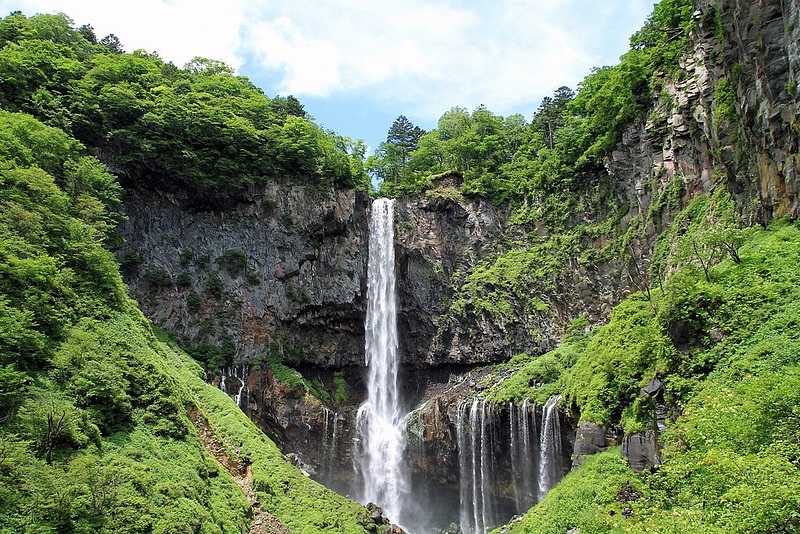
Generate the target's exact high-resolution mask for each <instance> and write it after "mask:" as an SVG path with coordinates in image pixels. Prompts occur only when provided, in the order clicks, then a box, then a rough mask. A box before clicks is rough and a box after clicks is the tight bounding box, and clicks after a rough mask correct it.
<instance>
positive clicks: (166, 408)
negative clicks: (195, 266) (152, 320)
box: [0, 19, 368, 533]
mask: <svg viewBox="0 0 800 534" xmlns="http://www.w3.org/2000/svg"><path fill="white" fill-rule="evenodd" d="M53 20H60V19H53ZM120 192H121V190H120V187H119V186H118V185H117V183H116V181H115V180H114V178H113V176H111V175H110V174H109V173H108V172H107V171H106V170H105V167H104V166H103V165H102V164H101V163H100V162H99V161H98V160H96V159H95V158H93V157H90V156H87V155H85V150H84V147H83V146H82V145H81V143H79V142H78V141H76V140H75V139H73V138H71V137H69V136H68V135H67V134H65V133H64V132H63V131H62V130H59V129H56V128H53V127H49V126H46V125H44V124H42V123H41V122H39V121H37V120H36V119H34V118H33V117H31V116H29V115H26V114H22V113H9V112H7V111H1V110H0V208H1V209H0V529H1V530H3V531H4V532H159V533H168V532H204V533H215V532H219V533H221V532H228V533H239V532H241V531H242V529H243V528H247V526H248V525H249V523H250V517H251V515H252V511H251V507H250V504H249V503H248V502H247V499H246V498H245V496H244V494H243V493H242V491H241V489H240V488H239V486H238V485H237V483H236V481H234V479H233V477H232V476H231V475H230V474H229V472H228V471H227V470H225V469H224V468H222V467H221V466H220V464H218V463H217V461H216V460H215V459H214V458H213V457H212V456H211V455H210V454H209V453H208V452H207V451H206V448H205V447H204V445H203V443H202V442H201V440H200V439H199V436H198V431H197V429H196V427H195V425H194V424H193V421H192V420H190V418H189V416H188V414H191V413H194V412H201V413H202V414H203V416H204V417H205V418H206V419H207V420H208V421H209V422H210V424H211V425H212V428H213V430H214V432H215V434H216V436H217V437H218V439H220V440H221V441H222V442H224V443H225V444H226V446H227V447H229V452H228V453H229V454H230V455H231V456H234V457H237V458H239V459H240V460H241V461H247V462H252V473H253V484H254V486H255V487H256V490H257V491H258V492H259V497H260V502H261V506H262V508H263V509H265V510H266V511H268V512H271V513H273V514H274V515H276V516H277V517H278V518H279V519H280V520H281V521H282V522H284V523H285V524H287V525H289V526H290V527H291V528H292V529H293V531H295V532H309V533H311V532H314V533H316V532H325V531H335V532H342V531H346V532H361V531H363V530H364V521H367V517H368V512H367V511H366V509H365V508H363V507H361V506H359V505H357V504H356V503H354V502H352V501H348V500H346V499H344V498H342V497H339V496H337V495H335V494H333V493H332V492H330V491H328V490H325V489H324V488H322V487H321V486H319V485H317V484H316V483H314V482H312V481H311V480H309V479H308V478H307V477H305V476H304V475H303V474H302V473H301V472H300V471H299V470H298V469H296V468H294V467H292V466H290V465H289V464H288V463H286V462H284V461H283V460H282V459H281V456H280V453H279V451H278V449H277V447H275V445H274V444H273V443H272V442H271V441H269V440H268V439H267V438H266V437H265V436H264V435H263V434H262V433H260V432H259V431H258V430H257V429H256V428H255V427H254V426H253V425H252V424H250V423H249V421H248V420H247V418H246V416H245V415H244V414H243V413H241V411H239V410H238V408H237V407H236V406H235V404H234V403H233V402H232V401H231V400H230V399H229V398H228V397H226V396H225V395H224V394H223V393H221V392H219V391H218V390H217V389H215V388H214V387H213V386H210V385H208V384H206V383H205V382H204V380H203V379H204V377H205V373H204V372H203V371H202V369H201V368H200V367H199V365H197V364H196V363H194V362H192V361H191V360H190V359H189V358H188V357H187V356H185V355H184V354H183V353H181V352H179V351H177V350H176V349H173V348H171V347H169V346H168V345H167V344H166V343H165V342H164V341H161V340H159V339H157V338H156V337H155V336H154V334H153V332H152V331H151V329H150V327H149V324H148V323H147V321H146V320H145V318H144V317H143V316H142V314H141V312H140V311H139V310H138V309H137V308H136V305H135V303H134V302H133V301H132V300H130V299H129V298H128V296H127V288H126V287H125V285H124V284H123V282H122V278H121V277H120V274H119V270H118V267H117V264H116V262H115V261H114V257H113V256H112V254H111V253H110V252H108V251H107V250H105V249H104V248H103V247H102V243H103V241H104V240H107V239H108V238H109V236H110V234H111V230H112V229H113V226H114V224H115V223H116V221H118V220H119V215H118V214H117V213H116V212H115V209H116V208H117V206H118V204H119V195H120ZM237 257H238V255H237V254H236V253H235V252H231V253H229V254H228V255H227V256H226V262H227V264H228V266H229V268H230V267H231V266H235V265H236V264H237V263H236V258H237ZM153 280H155V281H157V280H158V273H154V274H153ZM237 451H238V452H237ZM237 455H238V456H237Z"/></svg>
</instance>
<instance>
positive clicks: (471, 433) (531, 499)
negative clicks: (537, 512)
mask: <svg viewBox="0 0 800 534" xmlns="http://www.w3.org/2000/svg"><path fill="white" fill-rule="evenodd" d="M559 400H561V397H560V396H555V397H551V398H550V399H548V401H547V402H546V403H545V405H544V407H543V408H542V418H541V426H540V427H539V426H538V425H537V417H536V407H535V406H534V405H533V404H531V402H530V400H528V399H525V400H523V401H522V402H521V403H520V404H518V405H517V404H514V403H509V404H508V417H509V421H508V427H507V428H508V449H507V450H508V454H509V457H510V458H509V460H510V462H509V463H510V467H511V471H510V473H508V472H506V473H507V475H506V476H508V475H510V479H503V478H500V477H502V476H504V475H502V474H500V473H498V472H497V470H496V468H497V467H498V466H497V458H496V454H497V453H498V451H502V449H503V447H504V445H503V443H501V441H500V440H501V436H500V435H499V434H498V433H497V432H496V429H497V428H498V427H497V424H498V422H499V421H500V417H501V415H500V414H501V411H500V410H499V409H498V408H499V406H498V405H494V404H492V403H491V402H488V401H487V400H486V399H479V398H478V397H474V398H472V399H471V400H468V401H464V402H462V403H461V404H460V405H459V406H458V409H457V410H456V414H455V415H456V419H455V427H456V444H457V447H458V469H459V510H460V511H459V527H460V531H461V532H462V533H464V534H484V533H485V532H488V531H489V530H491V529H492V528H494V527H496V526H498V525H499V524H500V523H502V522H503V521H504V520H505V519H506V518H508V517H510V516H511V514H513V513H514V512H513V510H514V509H516V513H518V514H520V513H524V512H525V511H527V510H528V509H529V508H530V507H531V506H533V505H534V504H535V503H536V502H538V501H540V500H541V499H542V498H544V496H545V494H546V493H547V492H548V491H549V490H550V489H551V488H552V487H553V486H554V485H555V484H556V483H557V482H558V481H559V480H560V479H561V477H562V476H564V471H563V469H564V468H563V463H562V462H563V456H564V451H563V449H562V445H561V428H560V424H559V415H558V410H557V409H556V405H557V404H558V402H559ZM509 482H510V483H511V488H512V490H513V495H511V497H513V501H512V502H511V503H508V504H503V503H501V502H500V498H502V497H498V496H496V495H494V493H493V492H494V491H497V489H498V488H501V487H503V486H504V485H507V484H508V483H509ZM509 506H510V508H511V510H509ZM504 513H507V514H508V515H506V516H504V515H503V514H504Z"/></svg>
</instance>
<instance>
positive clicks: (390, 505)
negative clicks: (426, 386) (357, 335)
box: [354, 199, 408, 522]
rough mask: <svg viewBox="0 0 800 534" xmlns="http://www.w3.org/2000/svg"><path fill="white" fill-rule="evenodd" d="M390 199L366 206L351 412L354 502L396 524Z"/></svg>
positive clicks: (399, 493) (397, 414)
mask: <svg viewBox="0 0 800 534" xmlns="http://www.w3.org/2000/svg"><path fill="white" fill-rule="evenodd" d="M394 268H395V266H394V201H393V200H389V199H377V200H375V201H374V202H373V204H372V218H371V220H370V237H369V262H368V266H367V299H368V300H367V318H366V325H365V331H366V363H367V388H368V392H367V400H366V401H365V402H364V403H363V404H362V405H361V406H360V407H359V409H358V414H357V416H356V427H357V429H356V436H357V437H356V443H355V452H356V454H355V455H354V465H355V468H356V471H357V473H356V474H357V476H358V477H359V479H360V482H361V488H359V489H358V491H360V496H359V498H360V500H361V501H362V502H364V503H367V502H374V503H375V504H377V505H378V506H381V507H382V508H383V510H384V512H385V515H386V516H387V517H389V518H390V519H391V520H392V521H395V522H399V521H400V520H401V519H402V517H403V511H402V510H403V500H404V498H405V496H406V495H407V493H408V474H407V472H406V470H405V469H404V461H403V454H404V451H405V432H404V430H405V428H404V426H405V424H404V421H403V416H404V414H402V412H401V410H402V408H401V406H400V398H399V390H398V383H397V373H398V361H397V322H396V303H395V272H394Z"/></svg>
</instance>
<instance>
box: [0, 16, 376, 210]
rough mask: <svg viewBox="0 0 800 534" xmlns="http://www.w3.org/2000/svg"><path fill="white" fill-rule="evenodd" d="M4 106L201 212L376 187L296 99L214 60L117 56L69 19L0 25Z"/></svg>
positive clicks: (344, 145) (346, 146)
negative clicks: (296, 187) (260, 194)
mask: <svg viewBox="0 0 800 534" xmlns="http://www.w3.org/2000/svg"><path fill="white" fill-rule="evenodd" d="M0 106H2V108H3V109H5V110H8V111H23V112H27V113H30V114H32V115H34V116H36V117H37V118H39V119H40V120H41V121H43V122H45V123H46V124H48V125H50V126H54V127H58V128H61V129H63V130H64V131H66V132H67V133H69V134H70V135H72V136H74V137H75V138H77V139H78V140H79V141H81V142H83V143H84V144H85V145H87V146H89V147H91V148H92V149H94V150H95V152H96V153H98V154H100V155H101V156H102V159H103V161H105V162H107V163H109V164H111V165H112V166H113V167H114V168H115V173H117V174H118V175H120V176H122V177H123V179H124V181H125V184H124V185H126V186H130V187H149V188H157V189H159V190H165V191H171V192H180V193H181V194H182V195H184V196H186V197H187V198H186V202H187V203H188V205H190V206H192V207H194V208H198V209H210V208H223V207H227V206H230V205H231V204H232V203H235V202H237V201H241V200H242V199H244V198H246V197H247V188H248V187H249V186H252V185H257V184H263V183H264V182H265V181H266V180H269V179H276V178H280V179H287V178H288V179H293V180H296V181H297V182H298V183H302V184H306V185H309V186H312V187H329V186H331V185H333V184H336V185H342V186H357V187H360V188H364V189H367V188H368V187H369V183H368V180H367V177H366V173H365V172H364V169H363V165H362V160H363V157H364V152H365V150H366V147H365V145H364V144H363V142H361V141H354V140H352V139H349V138H345V137H342V136H339V135H336V134H334V133H333V132H326V131H323V130H322V129H321V128H319V127H318V126H317V125H316V124H314V123H313V122H312V121H311V120H310V118H309V117H307V116H306V112H305V111H304V110H303V106H302V105H301V104H300V102H298V101H297V99H295V98H294V97H291V96H289V97H275V98H269V97H267V96H266V95H264V93H263V92H262V91H261V90H260V89H259V88H257V87H256V86H254V85H253V84H252V83H251V82H250V81H249V80H248V79H247V78H244V77H242V76H236V75H235V74H234V72H233V70H232V69H231V68H229V67H228V66H226V65H225V64H223V63H221V62H219V61H215V60H210V59H205V58H199V57H198V58H195V59H194V60H193V61H192V62H190V63H189V64H187V65H186V66H184V67H183V68H179V67H176V66H175V65H173V64H172V63H166V62H164V61H163V60H161V59H160V58H159V57H158V56H157V55H156V54H150V53H147V52H145V51H142V50H137V51H134V52H133V53H122V52H121V47H120V45H119V42H118V41H116V40H115V39H108V38H106V39H101V40H100V42H98V39H97V37H96V36H95V35H94V32H93V31H92V29H91V27H90V26H82V27H80V28H77V29H76V28H74V27H73V25H72V21H71V20H70V19H69V18H67V17H66V16H64V15H35V16H32V17H30V18H28V17H26V16H24V15H23V14H21V13H12V14H11V15H9V16H7V17H6V18H4V19H2V20H0Z"/></svg>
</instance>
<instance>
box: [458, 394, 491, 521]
mask: <svg viewBox="0 0 800 534" xmlns="http://www.w3.org/2000/svg"><path fill="white" fill-rule="evenodd" d="M491 407H492V404H489V405H488V407H487V402H486V399H483V400H481V399H478V398H477V397H475V398H474V399H473V400H472V402H471V403H468V402H464V403H462V404H461V405H460V406H459V407H458V410H457V413H456V440H457V444H458V466H459V475H460V477H459V479H460V481H459V499H460V506H459V509H460V512H459V523H460V527H461V532H463V533H464V534H477V533H483V532H486V531H487V530H489V529H490V528H492V527H494V526H496V525H495V513H494V503H493V500H492V485H493V474H494V469H493V460H494V458H493V450H494V447H495V445H496V436H495V435H494V434H493V432H492V425H493V423H494V414H493V413H492V411H491Z"/></svg>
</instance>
